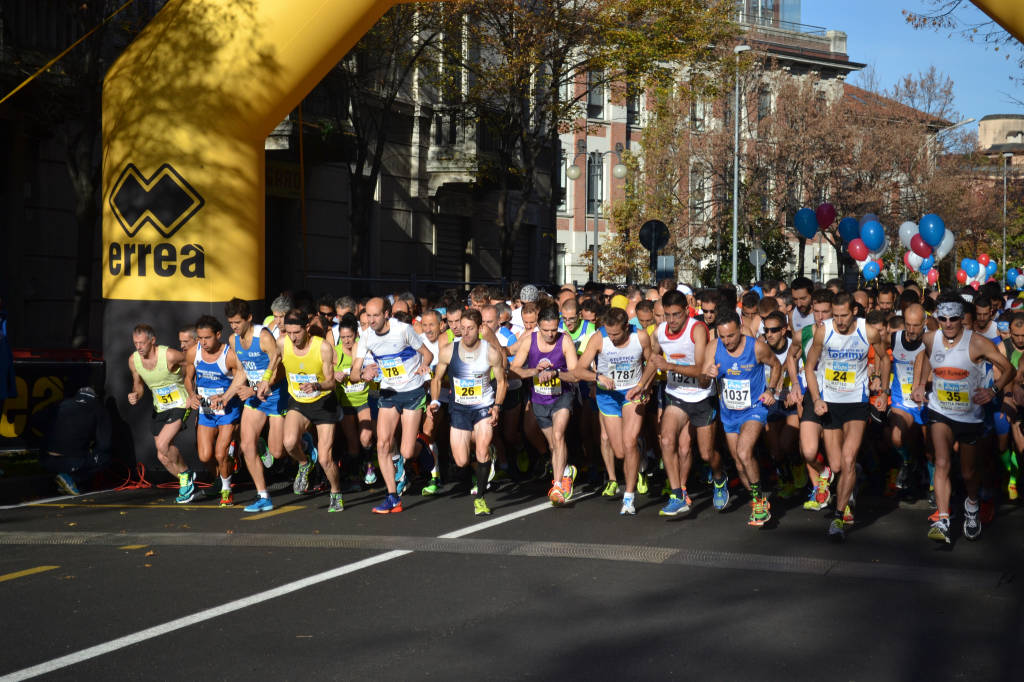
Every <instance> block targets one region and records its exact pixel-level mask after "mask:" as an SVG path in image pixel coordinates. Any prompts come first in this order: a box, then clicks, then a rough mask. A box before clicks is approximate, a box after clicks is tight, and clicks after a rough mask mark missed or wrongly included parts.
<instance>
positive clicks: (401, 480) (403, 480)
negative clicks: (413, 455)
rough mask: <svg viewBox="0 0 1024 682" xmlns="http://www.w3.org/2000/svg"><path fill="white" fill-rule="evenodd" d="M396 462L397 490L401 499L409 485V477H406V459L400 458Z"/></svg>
mask: <svg viewBox="0 0 1024 682" xmlns="http://www.w3.org/2000/svg"><path fill="white" fill-rule="evenodd" d="M394 462H395V489H396V490H397V491H398V496H399V497H401V496H402V493H404V492H405V487H406V486H407V485H409V477H408V476H406V475H405V457H402V456H401V455H399V456H398V459H397V460H394Z"/></svg>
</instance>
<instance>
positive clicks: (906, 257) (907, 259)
mask: <svg viewBox="0 0 1024 682" xmlns="http://www.w3.org/2000/svg"><path fill="white" fill-rule="evenodd" d="M903 264H904V265H905V266H907V270H915V269H916V268H915V267H914V266H913V264H912V263H911V262H910V252H909V251H904V252H903Z"/></svg>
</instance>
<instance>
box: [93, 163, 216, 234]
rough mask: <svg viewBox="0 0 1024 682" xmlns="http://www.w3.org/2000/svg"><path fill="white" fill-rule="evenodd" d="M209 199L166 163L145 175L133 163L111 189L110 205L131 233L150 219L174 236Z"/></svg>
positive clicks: (158, 227)
mask: <svg viewBox="0 0 1024 682" xmlns="http://www.w3.org/2000/svg"><path fill="white" fill-rule="evenodd" d="M204 203H206V202H205V201H204V200H203V197H202V196H200V194H199V192H197V191H196V190H195V189H193V188H192V185H190V184H188V182H187V181H186V180H185V178H183V177H181V174H180V173H178V171H176V170H174V168H173V167H172V166H171V165H170V164H169V163H165V164H164V165H162V166H160V168H158V169H157V170H156V172H155V173H153V175H151V176H150V177H148V178H147V177H145V176H144V175H143V174H142V173H141V172H140V171H139V169H138V168H136V167H135V164H134V163H129V164H128V165H127V166H126V167H125V169H124V171H122V172H121V176H120V177H119V178H118V179H117V182H116V183H114V187H113V189H112V190H111V191H110V208H111V210H112V211H113V212H114V215H115V216H116V217H117V222H119V223H120V224H121V228H122V229H124V231H125V233H126V234H127V235H128V236H129V237H134V236H135V235H136V234H137V233H138V232H139V230H141V229H142V228H143V226H145V224H146V223H149V224H150V225H152V226H153V227H155V228H156V230H157V232H159V233H160V234H162V235H163V236H164V237H165V238H167V237H170V236H171V235H173V234H174V233H175V232H177V231H178V230H180V229H181V227H182V226H183V225H184V224H185V223H187V222H188V221H189V220H190V219H191V218H192V216H194V215H195V214H196V213H197V212H198V211H199V209H201V208H202V207H203V204H204Z"/></svg>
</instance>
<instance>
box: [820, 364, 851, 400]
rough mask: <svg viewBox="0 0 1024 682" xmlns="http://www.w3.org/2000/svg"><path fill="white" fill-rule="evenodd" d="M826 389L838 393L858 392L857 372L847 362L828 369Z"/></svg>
mask: <svg viewBox="0 0 1024 682" xmlns="http://www.w3.org/2000/svg"><path fill="white" fill-rule="evenodd" d="M825 388H827V389H828V390H830V391H835V392H836V393H852V392H854V391H856V390H857V372H855V371H854V370H853V369H852V368H850V367H849V365H847V364H846V363H845V362H837V363H835V364H833V365H832V366H831V367H826V368H825Z"/></svg>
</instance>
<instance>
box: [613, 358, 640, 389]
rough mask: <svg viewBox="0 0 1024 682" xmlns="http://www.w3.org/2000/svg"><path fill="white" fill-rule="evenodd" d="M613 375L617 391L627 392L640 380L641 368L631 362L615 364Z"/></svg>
mask: <svg viewBox="0 0 1024 682" xmlns="http://www.w3.org/2000/svg"><path fill="white" fill-rule="evenodd" d="M611 373H612V381H614V382H615V390H616V391H625V390H626V389H629V388H633V387H634V386H636V384H637V382H638V381H639V380H640V367H639V365H637V364H636V363H634V362H631V361H625V362H616V363H614V364H613V365H612V369H611Z"/></svg>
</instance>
